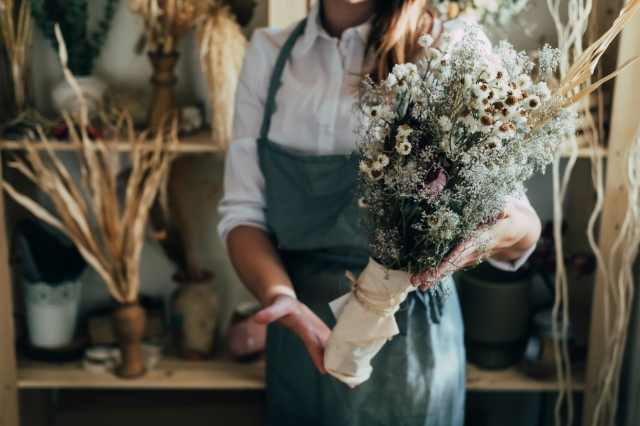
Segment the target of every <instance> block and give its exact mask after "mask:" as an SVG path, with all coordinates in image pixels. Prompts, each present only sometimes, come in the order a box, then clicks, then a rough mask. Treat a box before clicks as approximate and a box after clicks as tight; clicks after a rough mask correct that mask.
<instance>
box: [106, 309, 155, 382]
mask: <svg viewBox="0 0 640 426" xmlns="http://www.w3.org/2000/svg"><path fill="white" fill-rule="evenodd" d="M146 323H147V315H146V313H145V311H144V309H143V308H142V307H141V306H140V305H139V304H138V302H134V303H128V304H122V305H117V307H116V310H115V312H114V313H113V332H114V333H115V335H116V339H117V340H118V343H119V344H120V349H121V351H122V363H121V364H120V366H119V367H118V368H117V369H116V374H117V375H118V376H120V377H123V378H135V377H140V376H142V375H144V374H145V373H146V371H145V368H144V364H143V363H142V351H141V346H140V344H141V342H142V337H143V336H144V330H145V326H146Z"/></svg>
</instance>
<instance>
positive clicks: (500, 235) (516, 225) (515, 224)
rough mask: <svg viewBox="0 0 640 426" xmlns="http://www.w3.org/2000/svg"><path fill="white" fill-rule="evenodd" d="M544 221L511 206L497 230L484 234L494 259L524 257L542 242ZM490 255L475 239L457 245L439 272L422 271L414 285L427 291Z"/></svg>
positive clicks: (415, 279) (522, 209) (501, 217)
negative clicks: (482, 249)
mask: <svg viewBox="0 0 640 426" xmlns="http://www.w3.org/2000/svg"><path fill="white" fill-rule="evenodd" d="M540 229H541V225H540V219H539V218H538V215H536V214H535V213H534V212H533V211H532V210H530V209H527V208H524V207H519V206H514V205H513V203H511V202H508V203H507V206H506V207H505V209H504V210H503V211H502V212H501V213H500V215H498V222H497V223H496V224H495V226H493V228H491V229H489V230H487V231H486V232H484V233H483V236H484V237H487V238H490V239H491V241H493V244H492V246H491V249H490V253H489V255H490V256H493V257H495V258H496V259H498V260H513V259H517V258H519V257H520V256H522V255H524V254H525V253H526V252H527V250H528V249H529V248H530V247H531V246H532V245H533V244H535V242H536V241H538V239H539V238H540ZM483 254H485V255H486V251H485V252H484V253H483V252H481V251H480V250H479V249H478V246H477V245H476V244H474V241H473V240H472V239H469V240H467V241H465V242H464V243H462V244H459V245H457V246H456V247H454V248H453V250H451V251H450V252H449V254H447V256H446V257H445V258H444V259H443V261H442V263H440V265H438V267H437V268H435V269H430V270H427V271H422V272H419V273H417V274H414V275H413V276H412V277H411V284H413V285H414V286H420V290H422V291H425V290H426V289H428V288H429V287H431V286H433V285H434V284H437V283H438V282H440V281H441V280H442V279H444V278H445V277H446V276H448V275H451V274H452V273H453V272H455V271H457V270H459V269H464V268H467V267H470V266H474V265H476V264H477V263H478V261H481V260H484V259H483V258H482V257H483V256H482V255H483Z"/></svg>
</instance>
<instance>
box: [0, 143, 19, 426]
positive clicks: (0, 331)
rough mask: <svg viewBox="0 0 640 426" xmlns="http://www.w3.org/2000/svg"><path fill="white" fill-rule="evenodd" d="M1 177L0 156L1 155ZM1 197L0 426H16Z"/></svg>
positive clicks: (1, 198) (15, 374) (8, 278)
mask: <svg viewBox="0 0 640 426" xmlns="http://www.w3.org/2000/svg"><path fill="white" fill-rule="evenodd" d="M0 176H2V153H1V152H0ZM4 216H5V211H4V193H2V194H1V195H0V426H18V387H17V383H18V370H17V364H16V349H15V342H14V336H13V306H12V305H13V304H12V300H13V299H12V295H11V275H10V273H9V255H8V250H9V247H8V240H7V229H6V222H5V217H4Z"/></svg>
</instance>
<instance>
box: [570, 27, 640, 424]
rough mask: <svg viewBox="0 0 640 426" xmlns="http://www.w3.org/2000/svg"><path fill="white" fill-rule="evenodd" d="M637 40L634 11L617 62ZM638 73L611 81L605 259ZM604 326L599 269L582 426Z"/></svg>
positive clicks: (634, 49)
mask: <svg viewBox="0 0 640 426" xmlns="http://www.w3.org/2000/svg"><path fill="white" fill-rule="evenodd" d="M638 40H640V14H636V15H635V16H634V17H633V18H632V20H631V21H630V22H629V23H628V24H627V26H626V27H625V29H624V30H623V31H622V33H621V35H620V45H619V51H618V64H622V63H623V62H624V61H626V60H627V59H629V58H631V57H633V56H635V55H639V54H640V43H638ZM638 75H640V64H638V63H636V64H634V65H633V66H632V67H630V69H627V70H625V71H624V72H623V73H621V74H620V75H619V76H618V77H617V78H616V82H615V89H614V95H613V105H612V114H611V132H610V135H609V144H608V146H609V149H608V154H609V155H608V160H607V174H606V182H605V199H604V210H603V212H602V224H601V227H600V250H601V251H602V255H603V258H604V259H605V260H606V261H608V259H609V253H610V252H611V248H612V245H613V243H614V241H615V240H616V238H617V237H618V235H619V233H620V227H621V225H622V221H623V220H624V216H625V213H626V209H627V192H626V190H625V187H624V175H623V173H625V171H626V170H627V164H626V162H627V153H626V149H627V147H628V146H629V143H630V142H631V140H632V138H633V137H634V134H635V132H636V130H637V129H638V113H639V111H640V96H638V91H639V90H640V85H639V84H638V82H637V76H638ZM613 314H614V313H613V312H612V313H611V315H612V316H613ZM604 326H605V324H604V278H603V276H602V273H601V271H599V272H598V274H597V277H596V285H595V289H594V296H593V305H592V311H591V327H590V332H589V356H588V360H587V373H586V374H587V376H586V387H585V399H584V409H583V419H582V424H583V426H591V425H592V421H593V410H594V408H595V397H596V391H597V386H598V376H599V374H600V368H601V366H602V360H603V356H604V345H605V328H604Z"/></svg>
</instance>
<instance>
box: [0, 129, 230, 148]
mask: <svg viewBox="0 0 640 426" xmlns="http://www.w3.org/2000/svg"><path fill="white" fill-rule="evenodd" d="M105 142H106V143H107V145H108V146H109V147H110V148H111V149H115V150H117V151H122V152H126V151H130V150H131V144H130V143H129V142H127V141H122V142H110V141H105ZM30 143H31V144H32V145H33V146H35V147H36V148H37V149H39V150H44V149H45V147H44V144H42V143H41V142H30ZM51 146H52V147H53V149H54V150H56V151H74V150H75V149H76V148H75V147H74V146H72V145H71V144H70V143H68V142H66V141H60V142H57V141H52V142H51ZM142 147H143V149H149V150H150V149H152V148H153V144H152V143H151V142H142ZM21 149H23V141H20V140H7V139H1V140H0V150H21ZM177 150H178V152H181V153H207V152H213V153H214V152H218V151H219V149H218V148H217V147H215V146H214V145H213V144H212V143H211V132H210V131H209V130H207V131H202V132H199V133H195V134H193V135H187V136H184V137H181V138H180V143H179V144H178V147H177Z"/></svg>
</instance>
